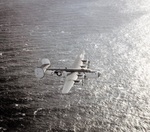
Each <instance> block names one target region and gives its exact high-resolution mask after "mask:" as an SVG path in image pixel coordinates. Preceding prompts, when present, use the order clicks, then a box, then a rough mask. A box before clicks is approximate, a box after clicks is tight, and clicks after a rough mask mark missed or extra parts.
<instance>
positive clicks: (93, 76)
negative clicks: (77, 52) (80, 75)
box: [85, 72, 100, 78]
mask: <svg viewBox="0 0 150 132" xmlns="http://www.w3.org/2000/svg"><path fill="white" fill-rule="evenodd" d="M98 77H100V73H99V72H92V73H85V78H98Z"/></svg>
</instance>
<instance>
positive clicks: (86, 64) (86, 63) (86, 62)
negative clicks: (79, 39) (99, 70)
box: [81, 60, 90, 68]
mask: <svg viewBox="0 0 150 132" xmlns="http://www.w3.org/2000/svg"><path fill="white" fill-rule="evenodd" d="M82 62H83V65H82V66H85V68H89V66H90V61H89V60H82ZM81 68H82V67H81Z"/></svg>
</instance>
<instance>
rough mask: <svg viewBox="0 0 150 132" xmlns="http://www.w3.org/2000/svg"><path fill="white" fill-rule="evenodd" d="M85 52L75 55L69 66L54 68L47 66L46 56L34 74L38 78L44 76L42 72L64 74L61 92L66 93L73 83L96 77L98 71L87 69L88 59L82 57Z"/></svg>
mask: <svg viewBox="0 0 150 132" xmlns="http://www.w3.org/2000/svg"><path fill="white" fill-rule="evenodd" d="M84 56H85V52H84V51H83V52H82V53H81V54H80V55H78V56H77V57H76V60H75V62H74V63H73V65H72V67H71V68H64V69H57V68H56V69H55V68H49V67H50V65H51V64H50V61H49V59H47V58H44V59H42V65H41V66H40V67H38V68H36V69H35V76H36V77H37V78H39V79H41V78H43V77H44V74H50V75H54V74H56V75H57V76H65V77H66V79H65V83H64V86H63V89H62V93H68V92H69V91H70V89H71V88H72V87H73V85H74V84H77V83H79V82H80V81H82V80H84V79H85V78H98V77H99V76H100V72H98V71H94V70H91V69H89V64H90V61H88V60H85V59H84Z"/></svg>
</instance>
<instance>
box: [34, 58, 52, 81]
mask: <svg viewBox="0 0 150 132" xmlns="http://www.w3.org/2000/svg"><path fill="white" fill-rule="evenodd" d="M41 62H42V65H41V66H40V67H38V68H36V69H35V76H36V77H37V78H39V79H40V78H43V77H44V73H45V72H46V70H47V69H48V67H50V65H51V64H50V61H49V59H47V58H43V59H42V61H41Z"/></svg>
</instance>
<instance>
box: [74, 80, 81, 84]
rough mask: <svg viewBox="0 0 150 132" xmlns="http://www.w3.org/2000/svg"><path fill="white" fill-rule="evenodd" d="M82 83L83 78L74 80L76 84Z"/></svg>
mask: <svg viewBox="0 0 150 132" xmlns="http://www.w3.org/2000/svg"><path fill="white" fill-rule="evenodd" d="M81 83H82V80H79V79H78V80H74V84H75V85H78V84H81Z"/></svg>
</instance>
